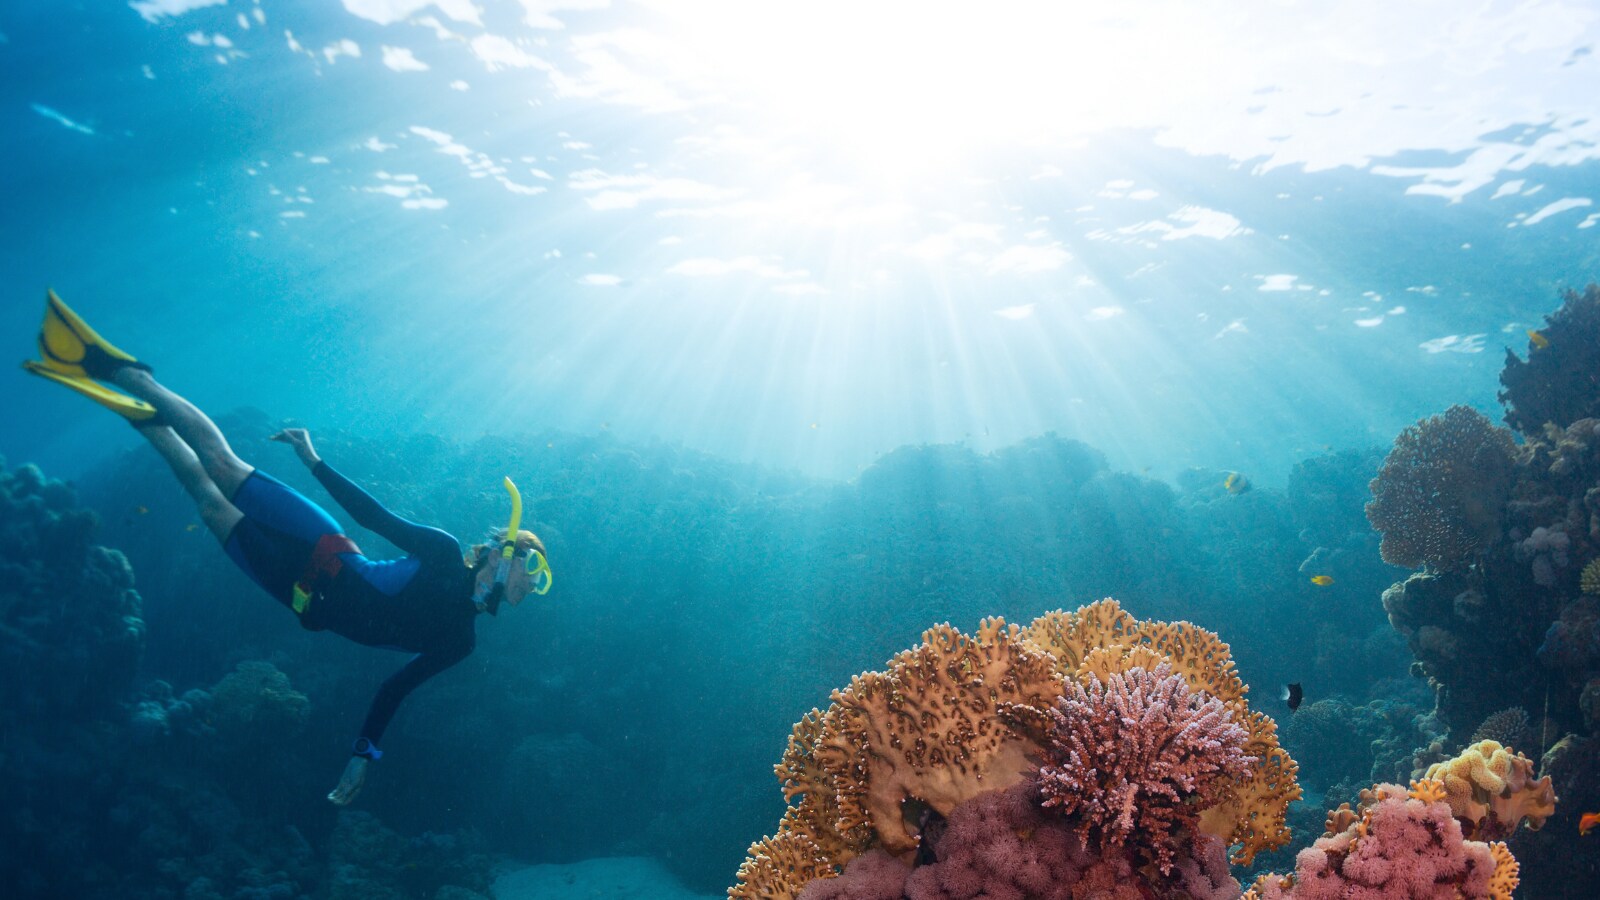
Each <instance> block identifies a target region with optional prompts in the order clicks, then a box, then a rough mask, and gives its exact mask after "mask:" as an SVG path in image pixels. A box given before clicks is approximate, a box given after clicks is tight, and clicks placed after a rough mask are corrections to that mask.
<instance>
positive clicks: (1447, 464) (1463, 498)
mask: <svg viewBox="0 0 1600 900" xmlns="http://www.w3.org/2000/svg"><path fill="white" fill-rule="evenodd" d="M1515 450H1516V445H1515V442H1514V441H1513V440H1512V437H1511V432H1510V431H1507V430H1506V429H1504V428H1498V427H1496V426H1495V425H1494V423H1492V422H1490V421H1489V419H1488V418H1487V417H1485V416H1484V415H1483V414H1482V413H1480V412H1478V411H1477V410H1475V409H1472V408H1471V407H1467V406H1452V407H1450V408H1449V409H1447V410H1445V411H1444V412H1443V413H1442V414H1440V415H1437V416H1432V417H1430V418H1427V419H1423V420H1422V421H1420V422H1418V423H1416V424H1415V425H1412V426H1410V427H1408V428H1406V429H1405V430H1404V431H1402V432H1400V435H1399V437H1397V438H1395V442H1394V448H1393V449H1391V450H1390V451H1389V455H1388V456H1387V457H1386V458H1385V459H1384V461H1383V468H1382V469H1380V470H1379V472H1378V477H1377V478H1374V479H1373V480H1372V484H1371V489H1372V500H1371V501H1370V502H1369V503H1368V504H1367V510H1366V511H1367V519H1368V521H1370V522H1371V523H1372V527H1373V528H1375V529H1377V530H1378V531H1379V532H1381V533H1382V535H1383V540H1382V542H1381V543H1380V544H1379V552H1380V553H1381V554H1382V556H1383V560H1384V562H1387V563H1389V564H1391V565H1396V566H1405V567H1406V568H1411V569H1416V568H1423V567H1426V568H1428V569H1431V570H1433V571H1437V572H1449V571H1454V570H1456V569H1461V568H1465V567H1466V566H1467V565H1469V564H1470V563H1471V562H1472V561H1473V560H1474V559H1475V558H1476V557H1477V556H1478V554H1479V553H1480V552H1482V550H1483V548H1484V547H1485V546H1486V545H1487V544H1488V543H1489V541H1490V540H1492V539H1493V538H1494V537H1495V536H1496V535H1497V534H1498V533H1499V531H1500V519H1501V516H1502V514H1503V513H1504V509H1505V503H1506V499H1507V497H1508V495H1509V492H1510V488H1511V475H1512V469H1513V461H1514V458H1515Z"/></svg>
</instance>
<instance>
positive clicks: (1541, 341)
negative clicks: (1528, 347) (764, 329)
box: [1528, 330, 1550, 350]
mask: <svg viewBox="0 0 1600 900" xmlns="http://www.w3.org/2000/svg"><path fill="white" fill-rule="evenodd" d="M1528 343H1530V344H1532V345H1533V349H1535V350H1543V349H1544V348H1546V347H1548V346H1550V339H1549V338H1547V337H1545V336H1544V335H1543V334H1540V333H1539V332H1537V331H1532V330H1530V331H1529V332H1528Z"/></svg>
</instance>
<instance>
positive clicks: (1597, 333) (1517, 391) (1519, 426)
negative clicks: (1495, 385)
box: [1499, 284, 1600, 434]
mask: <svg viewBox="0 0 1600 900" xmlns="http://www.w3.org/2000/svg"><path fill="white" fill-rule="evenodd" d="M1561 299H1562V303H1561V307H1560V308H1559V309H1557V310H1556V311H1555V312H1554V313H1552V314H1551V315H1549V316H1546V317H1545V326H1544V327H1543V328H1542V329H1540V334H1542V335H1543V336H1544V339H1545V342H1546V343H1545V346H1543V347H1534V346H1532V345H1531V344H1530V347H1529V352H1528V358H1527V359H1526V360H1522V359H1519V358H1518V357H1517V355H1516V354H1515V353H1514V352H1512V351H1511V349H1510V348H1507V349H1506V363H1505V368H1503V369H1502V370H1501V371H1500V384H1501V385H1502V390H1501V391H1500V395H1499V396H1500V402H1501V403H1503V404H1505V407H1506V416H1505V421H1506V424H1507V425H1510V426H1511V427H1512V428H1515V429H1516V430H1517V431H1520V432H1522V433H1523V434H1533V433H1536V432H1538V431H1539V430H1540V429H1542V428H1543V427H1544V425H1545V423H1547V422H1549V423H1554V424H1555V425H1556V427H1558V428H1565V427H1567V426H1568V425H1570V424H1572V423H1573V422H1576V421H1578V420H1579V419H1592V418H1600V285H1594V284H1591V285H1589V286H1588V287H1587V288H1585V289H1584V290H1583V291H1582V292H1581V293H1580V292H1578V291H1575V290H1570V289H1569V290H1567V291H1565V292H1563V293H1562V297H1561Z"/></svg>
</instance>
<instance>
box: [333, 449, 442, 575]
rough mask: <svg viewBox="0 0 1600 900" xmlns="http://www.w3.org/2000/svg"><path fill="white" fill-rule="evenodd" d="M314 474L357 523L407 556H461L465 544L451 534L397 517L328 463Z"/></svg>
mask: <svg viewBox="0 0 1600 900" xmlns="http://www.w3.org/2000/svg"><path fill="white" fill-rule="evenodd" d="M311 474H313V475H315V476H316V477H317V480H318V481H320V482H322V486H323V487H324V488H327V490H328V493H329V494H330V495H331V496H332V497H333V499H334V500H336V501H338V503H339V505H340V506H342V507H344V511H345V512H347V513H349V514H350V516H351V518H353V519H355V520H356V524H357V525H360V526H361V527H362V528H365V529H367V530H368V531H371V532H374V533H376V534H377V535H379V536H380V537H382V538H383V539H384V540H387V541H388V542H389V543H391V544H394V545H395V546H396V547H399V548H400V549H401V550H404V551H405V552H406V553H409V554H411V555H412V556H427V555H431V554H435V553H438V554H443V553H444V552H445V551H446V550H448V551H449V555H450V556H459V555H460V554H461V545H460V544H458V543H456V539H455V538H454V537H452V536H451V535H450V533H449V532H447V531H444V530H443V529H439V528H431V527H429V526H427V525H419V524H417V523H416V522H413V521H411V520H410V519H403V518H401V517H400V516H397V515H395V514H394V513H392V512H390V511H389V510H388V508H387V507H385V506H384V505H383V504H382V503H379V502H378V501H377V500H375V499H373V497H372V495H371V494H369V493H367V492H366V491H364V490H362V489H361V488H360V487H358V486H357V485H356V483H355V482H353V481H351V480H350V479H348V478H346V477H344V476H343V475H340V474H339V473H338V471H336V470H335V469H334V468H333V466H330V465H328V464H327V462H325V461H324V462H319V463H317V466H316V468H314V469H312V470H311Z"/></svg>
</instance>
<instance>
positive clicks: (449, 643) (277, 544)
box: [224, 462, 477, 746]
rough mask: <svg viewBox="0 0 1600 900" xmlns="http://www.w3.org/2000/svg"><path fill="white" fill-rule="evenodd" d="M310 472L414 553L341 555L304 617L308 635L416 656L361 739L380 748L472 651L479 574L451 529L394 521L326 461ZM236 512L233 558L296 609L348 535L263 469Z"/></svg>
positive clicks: (382, 698) (385, 693)
mask: <svg viewBox="0 0 1600 900" xmlns="http://www.w3.org/2000/svg"><path fill="white" fill-rule="evenodd" d="M312 474H314V475H315V476H316V478H317V480H318V481H320V482H322V486H323V487H325V488H327V489H328V493H329V494H331V495H332V496H333V499H334V500H336V501H338V503H339V505H340V506H342V507H344V509H345V511H346V512H348V513H350V515H351V517H352V518H354V519H355V520H356V523H357V524H359V525H361V526H362V527H363V528H366V529H369V530H371V531H373V532H375V533H377V534H379V535H381V536H382V537H383V538H385V539H386V540H388V541H389V542H390V543H392V544H394V545H395V546H396V547H399V548H400V549H401V550H404V551H405V552H406V553H407V554H408V555H407V556H405V557H403V558H401V559H393V560H371V559H368V558H367V557H365V556H363V555H362V554H361V553H360V552H340V553H337V554H336V556H337V562H336V563H331V565H324V566H323V567H322V570H321V571H320V572H319V573H317V577H316V579H315V585H316V591H315V593H314V594H313V596H312V599H311V601H310V604H309V605H308V606H306V607H305V608H304V611H303V612H301V613H300V622H301V624H302V625H304V626H305V627H306V628H310V629H313V630H322V629H327V630H328V631H331V632H333V633H335V634H339V635H343V636H344V637H347V638H349V639H351V640H353V641H356V642H358V643H362V644H366V645H367V646H369V647H382V648H385V649H391V650H409V651H411V652H413V653H416V654H417V655H416V656H415V657H413V658H412V660H411V661H410V662H408V663H406V664H405V666H404V667H402V668H401V669H400V671H398V672H396V673H395V674H394V675H391V676H390V677H389V679H388V680H387V681H385V682H384V683H383V686H382V687H381V688H379V689H378V695H377V696H376V697H374V698H373V700H372V707H371V709H370V710H369V711H368V712H367V720H366V723H365V724H363V725H362V726H361V735H360V736H361V737H363V738H366V739H367V741H369V742H370V745H372V746H375V745H376V744H377V743H378V741H379V740H380V739H381V738H382V737H383V731H384V729H385V728H387V727H388V725H389V720H390V719H391V718H393V716H394V713H395V710H396V709H398V708H399V706H400V701H402V700H404V699H405V698H406V695H407V694H409V693H411V691H412V690H414V689H415V688H416V687H417V685H419V684H421V683H423V682H424V681H427V680H428V679H429V678H432V677H433V676H434V675H437V674H438V673H440V672H442V671H444V670H445V669H448V668H449V667H451V666H453V665H455V664H456V663H458V662H460V661H461V660H463V659H465V658H466V657H467V655H468V654H469V653H471V652H472V648H473V647H474V645H475V642H476V637H475V634H474V630H473V625H474V622H475V620H476V618H477V606H476V604H474V603H473V600H472V592H473V570H472V569H469V568H467V567H466V566H465V565H464V564H463V563H462V559H461V547H460V545H459V544H457V543H456V539H455V538H454V537H452V536H451V535H450V534H449V533H448V532H446V531H443V530H441V529H438V528H431V527H428V526H426V525H418V524H417V523H415V522H411V521H408V520H406V519H403V518H401V517H399V516H397V515H395V514H394V513H392V512H390V511H389V510H387V509H385V508H384V507H383V505H382V504H380V503H379V502H378V501H377V500H374V499H373V498H372V497H371V495H369V494H368V493H367V492H366V491H363V490H362V489H361V488H359V487H357V486H356V485H355V483H354V482H352V481H350V479H348V478H345V477H344V476H343V475H340V474H339V473H338V472H336V471H334V469H333V467H332V466H329V465H328V464H327V463H326V462H319V463H317V466H316V468H315V469H313V470H312ZM233 505H234V506H235V507H237V508H238V509H239V511H240V512H242V513H244V518H243V519H242V520H240V522H239V524H238V525H237V526H235V528H234V530H233V532H232V533H231V534H230V535H229V536H228V540H227V542H226V543H225V544H224V547H225V549H226V550H227V552H228V555H229V556H230V557H232V558H233V560H234V562H236V563H238V564H239V567H240V568H241V569H243V570H244V571H245V573H246V574H248V575H249V576H250V577H251V578H252V579H254V580H255V582H256V583H257V584H259V585H261V586H262V587H263V588H265V589H266V591H267V592H268V593H270V594H272V596H274V597H276V598H277V599H278V601H279V602H280V603H283V604H284V605H285V606H288V607H290V608H291V609H293V608H294V589H295V583H296V582H297V581H300V582H304V581H305V580H306V578H307V575H308V569H309V568H310V566H311V565H312V561H313V553H314V551H315V550H316V548H317V546H318V542H319V541H322V540H323V539H324V538H325V537H327V536H328V535H342V533H343V529H341V528H340V527H339V523H338V522H337V521H335V520H334V518H333V517H332V516H330V515H328V513H327V512H325V511H324V510H323V509H322V507H320V506H318V505H317V504H315V503H313V502H312V501H311V500H309V499H307V498H306V497H305V496H304V495H302V494H300V493H299V492H298V491H296V490H294V489H293V488H291V487H289V486H288V485H286V484H284V483H283V482H281V481H279V480H277V479H276V478H273V477H272V476H270V475H268V474H266V473H265V472H262V471H261V470H259V469H257V470H256V471H254V472H252V473H251V474H250V477H249V478H247V479H245V481H244V483H243V484H242V485H240V487H239V490H238V492H237V493H236V494H235V495H234V497H233ZM348 546H350V547H353V546H354V545H348ZM331 556H332V555H330V560H329V562H331ZM330 570H336V571H330ZM358 743H359V742H358Z"/></svg>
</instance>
